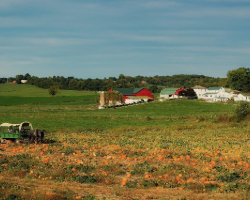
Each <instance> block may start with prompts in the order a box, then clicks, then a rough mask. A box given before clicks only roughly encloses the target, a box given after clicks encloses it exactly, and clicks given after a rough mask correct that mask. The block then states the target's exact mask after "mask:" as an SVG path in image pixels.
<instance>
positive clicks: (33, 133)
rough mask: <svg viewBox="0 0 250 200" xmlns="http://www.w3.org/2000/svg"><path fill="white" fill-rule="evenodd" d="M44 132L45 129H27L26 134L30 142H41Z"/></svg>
mask: <svg viewBox="0 0 250 200" xmlns="http://www.w3.org/2000/svg"><path fill="white" fill-rule="evenodd" d="M45 134H46V131H45V130H38V129H36V130H28V131H27V136H28V138H29V141H30V142H43V139H44V135H45Z"/></svg>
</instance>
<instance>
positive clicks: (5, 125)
mask: <svg viewBox="0 0 250 200" xmlns="http://www.w3.org/2000/svg"><path fill="white" fill-rule="evenodd" d="M2 126H4V127H10V126H13V127H19V128H18V129H19V131H21V129H22V127H25V126H30V128H31V130H33V127H32V124H31V123H30V122H22V123H21V124H11V123H2V124H1V125H0V127H2Z"/></svg>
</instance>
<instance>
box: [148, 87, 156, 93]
mask: <svg viewBox="0 0 250 200" xmlns="http://www.w3.org/2000/svg"><path fill="white" fill-rule="evenodd" d="M149 90H150V91H151V92H153V93H156V92H157V90H158V87H157V86H156V85H152V86H150V87H149Z"/></svg>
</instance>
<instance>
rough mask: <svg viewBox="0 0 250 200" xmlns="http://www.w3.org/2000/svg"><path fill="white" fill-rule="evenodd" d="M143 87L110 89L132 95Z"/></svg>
mask: <svg viewBox="0 0 250 200" xmlns="http://www.w3.org/2000/svg"><path fill="white" fill-rule="evenodd" d="M142 89H144V88H112V90H115V91H118V92H120V93H121V94H123V95H134V93H138V92H140V91H141V90H142Z"/></svg>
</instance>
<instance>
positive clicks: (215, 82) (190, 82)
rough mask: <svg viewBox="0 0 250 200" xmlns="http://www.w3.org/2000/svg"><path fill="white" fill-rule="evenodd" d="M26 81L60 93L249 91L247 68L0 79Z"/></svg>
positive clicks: (249, 71) (249, 81) (3, 79)
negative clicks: (222, 73) (212, 73)
mask: <svg viewBox="0 0 250 200" xmlns="http://www.w3.org/2000/svg"><path fill="white" fill-rule="evenodd" d="M21 80H27V81H28V82H27V83H28V84H30V85H34V86H37V87H40V88H44V89H48V88H50V87H51V86H58V87H59V88H60V89H64V90H89V91H108V90H109V89H110V88H139V87H146V88H148V89H150V90H151V91H152V92H159V91H160V90H161V89H162V88H166V87H175V88H186V89H187V88H190V87H193V86H195V85H201V86H204V87H213V86H222V87H230V88H231V89H234V90H239V91H242V92H249V91H250V88H249V87H248V86H249V83H250V69H249V68H243V67H242V68H239V69H236V70H232V71H229V72H228V74H227V78H215V77H209V76H204V75H186V74H179V75H173V76H152V77H146V76H135V77H131V76H125V75H123V74H120V75H119V77H109V78H104V79H98V78H96V79H91V78H88V79H81V78H80V79H79V78H75V77H73V76H69V77H63V76H53V77H42V78H41V77H37V76H31V75H30V74H28V73H26V74H25V75H16V77H9V78H8V79H7V78H0V83H6V82H7V81H8V82H11V81H16V82H17V84H20V83H21Z"/></svg>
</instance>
